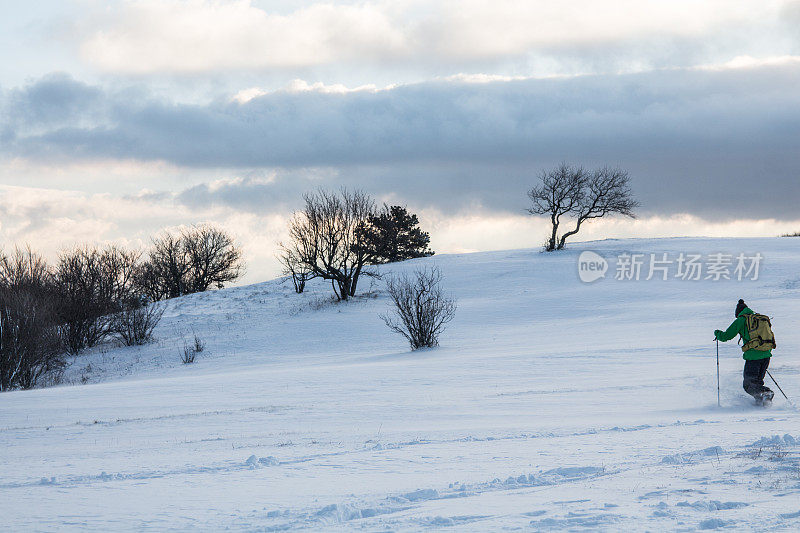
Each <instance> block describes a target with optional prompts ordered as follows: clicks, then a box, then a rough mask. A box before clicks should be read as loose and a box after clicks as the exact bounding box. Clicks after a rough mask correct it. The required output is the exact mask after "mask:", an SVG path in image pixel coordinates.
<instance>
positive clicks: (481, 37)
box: [81, 0, 793, 74]
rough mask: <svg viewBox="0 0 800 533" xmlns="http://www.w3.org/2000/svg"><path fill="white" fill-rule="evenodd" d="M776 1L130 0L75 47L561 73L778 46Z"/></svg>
mask: <svg viewBox="0 0 800 533" xmlns="http://www.w3.org/2000/svg"><path fill="white" fill-rule="evenodd" d="M785 5H786V2H785V1H783V0H738V1H731V0H705V1H703V2H696V1H692V0H672V1H670V2H664V1H662V0H616V1H613V2H597V1H596V0H569V1H560V2H552V1H549V0H535V1H527V2H520V1H518V0H440V1H438V2H431V1H423V0H393V1H388V0H384V1H373V2H363V3H338V4H336V3H312V4H310V5H304V6H302V7H298V8H296V9H295V10H294V11H291V12H288V13H276V12H269V11H266V10H264V9H260V8H259V7H257V6H255V5H253V4H252V3H251V2H250V1H248V0H235V1H227V2H225V1H221V0H160V1H156V0H129V1H125V2H122V4H121V6H117V7H109V8H107V9H108V12H107V13H106V16H104V17H99V18H95V19H94V20H93V22H91V23H89V24H87V25H85V27H84V29H83V37H82V44H81V51H82V54H83V57H84V58H85V59H86V60H87V61H89V62H90V63H91V64H93V65H95V66H96V67H98V68H100V69H102V70H105V71H110V72H119V73H128V74H149V73H156V72H169V73H202V72H210V71H219V70H229V71H230V70H248V69H255V70H263V69H296V68H306V67H312V66H319V65H330V64H337V63H356V64H373V65H378V64H381V65H384V66H386V65H387V64H389V65H391V64H397V63H403V64H416V63H419V64H440V65H444V68H446V69H449V68H450V65H451V64H452V63H453V62H456V63H463V62H483V63H485V62H486V61H498V60H499V61H502V60H504V59H509V58H527V61H528V62H529V65H528V66H529V67H530V66H531V65H539V67H540V68H544V69H545V70H546V71H547V72H544V73H543V74H548V73H549V74H552V73H569V72H574V71H575V68H576V67H577V66H579V65H580V63H581V60H580V58H575V57H572V56H575V55H578V56H588V57H591V56H593V55H595V54H596V53H597V52H598V51H602V50H605V53H602V54H601V55H603V56H604V59H603V61H606V60H608V59H609V58H608V57H605V56H615V55H619V56H620V57H621V58H623V59H624V61H626V62H627V63H629V64H639V65H648V64H652V63H653V62H654V61H660V60H663V58H662V59H659V58H660V57H661V56H663V55H678V56H679V55H681V54H683V53H684V52H683V51H682V49H683V48H686V47H685V46H682V45H681V43H685V42H691V43H692V44H693V45H694V47H695V48H697V49H698V50H694V51H693V52H692V53H693V54H701V55H703V54H704V53H705V52H707V53H708V54H710V55H712V56H715V57H716V56H718V55H720V54H721V55H722V56H723V57H724V55H725V54H728V55H729V57H732V56H734V55H743V54H752V55H759V54H760V53H761V51H762V50H761V48H762V47H763V45H764V43H769V45H770V46H783V47H785V46H788V44H787V43H788V42H789V41H786V40H781V39H782V36H786V38H787V39H789V37H788V35H789V33H790V32H791V31H792V30H791V28H788V27H787V25H786V24H783V23H782V20H783V18H785V15H784V8H785ZM712 41H713V42H712ZM792 42H793V41H792ZM705 48H708V50H704V49H705ZM561 56H569V57H561ZM554 57H555V58H556V59H555V60H553V58H554ZM559 57H560V58H561V59H558V58H559ZM703 59H706V60H708V59H709V58H708V57H703ZM712 59H713V60H714V61H715V62H716V61H717V59H719V58H718V57H717V58H716V59H715V58H712ZM564 61H566V62H570V61H572V62H573V63H574V64H573V65H571V66H569V65H564V64H561V63H563V62H564ZM656 66H664V65H656ZM682 66H686V65H682ZM540 74H542V73H540Z"/></svg>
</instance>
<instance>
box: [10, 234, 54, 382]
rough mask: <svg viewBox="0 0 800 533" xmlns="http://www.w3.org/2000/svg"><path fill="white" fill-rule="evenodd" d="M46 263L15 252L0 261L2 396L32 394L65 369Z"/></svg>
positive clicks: (30, 253)
mask: <svg viewBox="0 0 800 533" xmlns="http://www.w3.org/2000/svg"><path fill="white" fill-rule="evenodd" d="M54 301H55V298H54V288H53V278H52V272H51V271H50V268H49V267H48V266H47V263H46V262H45V261H44V259H43V258H42V257H41V256H39V255H37V254H36V253H34V252H32V251H31V250H30V248H28V249H26V250H20V249H17V250H16V251H15V253H14V254H13V255H12V256H11V257H7V256H5V255H3V256H2V257H0V391H6V390H10V389H13V388H17V387H20V388H25V389H28V388H32V387H35V386H36V383H37V382H38V381H39V379H40V378H42V377H43V376H45V375H48V374H51V373H57V372H59V371H61V370H62V369H63V368H64V366H66V360H65V359H64V357H63V345H62V342H61V337H60V335H59V331H58V325H57V320H56V318H57V315H56V312H55V311H56V310H55V306H54Z"/></svg>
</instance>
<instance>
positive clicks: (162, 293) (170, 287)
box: [137, 225, 244, 301]
mask: <svg viewBox="0 0 800 533" xmlns="http://www.w3.org/2000/svg"><path fill="white" fill-rule="evenodd" d="M243 272H244V265H243V262H242V251H241V248H239V247H238V246H237V245H236V243H235V242H234V240H233V237H231V236H230V235H229V234H227V233H226V232H225V231H223V230H221V229H219V228H216V227H214V226H211V225H200V226H191V227H189V228H184V229H183V230H181V231H180V232H178V233H175V232H169V231H165V232H164V233H162V234H161V235H160V236H158V237H156V238H154V239H153V246H152V248H151V250H150V253H149V255H148V258H147V261H146V262H145V263H144V264H143V265H142V266H141V267H140V269H139V271H138V275H137V285H138V287H139V289H140V291H141V292H142V293H143V294H146V295H147V297H148V298H150V299H151V300H153V301H158V300H163V299H166V298H176V297H178V296H183V295H184V294H192V293H196V292H203V291H206V290H208V289H209V288H210V287H212V286H213V287H216V288H218V289H221V288H222V287H223V286H224V285H225V283H228V282H231V281H235V280H236V279H238V278H239V277H240V276H241V275H242V273H243Z"/></svg>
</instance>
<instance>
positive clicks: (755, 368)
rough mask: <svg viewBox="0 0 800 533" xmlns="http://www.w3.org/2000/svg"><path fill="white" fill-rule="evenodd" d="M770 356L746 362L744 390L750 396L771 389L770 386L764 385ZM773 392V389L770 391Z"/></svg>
mask: <svg viewBox="0 0 800 533" xmlns="http://www.w3.org/2000/svg"><path fill="white" fill-rule="evenodd" d="M769 360H770V358H769V357H767V358H765V359H758V360H756V361H745V362H744V372H743V375H744V383H743V384H742V385H743V386H744V390H745V391H746V392H747V394H749V395H750V396H753V397H755V396H756V395H757V394H761V393H763V392H767V391H770V389H769V387H765V386H764V376H765V375H766V374H767V367H768V366H769ZM770 392H772V391H770Z"/></svg>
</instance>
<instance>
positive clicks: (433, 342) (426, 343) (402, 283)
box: [381, 267, 456, 350]
mask: <svg viewBox="0 0 800 533" xmlns="http://www.w3.org/2000/svg"><path fill="white" fill-rule="evenodd" d="M441 281H442V273H441V272H440V271H439V269H438V268H435V267H434V268H425V269H423V270H418V271H416V272H414V273H413V274H412V275H410V276H409V275H407V274H404V275H401V276H399V277H395V278H392V279H390V280H389V281H388V282H387V291H388V293H389V297H390V298H391V299H392V303H393V304H394V306H393V309H392V313H390V314H387V315H381V318H382V319H383V321H384V323H385V324H386V325H387V326H388V327H389V329H391V330H392V331H394V332H396V333H399V334H400V335H402V336H403V337H405V338H406V340H407V341H408V343H409V344H410V345H411V349H412V350H416V349H419V348H429V347H433V346H438V345H439V334H440V333H441V332H442V331H443V330H444V326H445V325H446V324H447V323H448V322H450V321H451V320H453V317H454V316H455V312H456V302H455V300H454V299H452V298H449V297H447V296H446V295H445V294H444V292H443V291H442V287H441Z"/></svg>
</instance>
